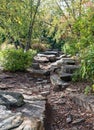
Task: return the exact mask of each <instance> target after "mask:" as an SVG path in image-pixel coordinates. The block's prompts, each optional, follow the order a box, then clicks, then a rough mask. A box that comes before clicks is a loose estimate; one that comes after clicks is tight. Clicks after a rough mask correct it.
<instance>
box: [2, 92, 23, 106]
mask: <svg viewBox="0 0 94 130" xmlns="http://www.w3.org/2000/svg"><path fill="white" fill-rule="evenodd" d="M23 104H24V101H23V96H22V94H20V93H17V92H3V91H0V105H5V106H7V107H19V106H22V105H23Z"/></svg>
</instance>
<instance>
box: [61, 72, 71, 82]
mask: <svg viewBox="0 0 94 130" xmlns="http://www.w3.org/2000/svg"><path fill="white" fill-rule="evenodd" d="M60 78H61V79H62V80H63V81H65V82H68V81H71V80H72V74H69V73H64V72H63V73H61V74H60Z"/></svg>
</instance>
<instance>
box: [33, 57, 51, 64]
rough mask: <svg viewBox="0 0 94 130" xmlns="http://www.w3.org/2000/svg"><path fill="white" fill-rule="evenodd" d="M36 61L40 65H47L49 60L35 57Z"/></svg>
mask: <svg viewBox="0 0 94 130" xmlns="http://www.w3.org/2000/svg"><path fill="white" fill-rule="evenodd" d="M34 61H35V62H38V63H47V62H49V60H48V59H47V58H46V57H40V56H35V57H34Z"/></svg>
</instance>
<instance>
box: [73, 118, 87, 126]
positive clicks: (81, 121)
mask: <svg viewBox="0 0 94 130" xmlns="http://www.w3.org/2000/svg"><path fill="white" fill-rule="evenodd" d="M84 121H85V119H84V118H79V119H76V120H74V121H73V122H72V124H73V125H77V124H80V123H83V122H84Z"/></svg>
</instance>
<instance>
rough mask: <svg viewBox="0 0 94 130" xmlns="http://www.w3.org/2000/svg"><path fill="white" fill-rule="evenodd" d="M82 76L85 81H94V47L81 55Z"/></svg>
mask: <svg viewBox="0 0 94 130" xmlns="http://www.w3.org/2000/svg"><path fill="white" fill-rule="evenodd" d="M80 74H81V77H82V78H83V79H90V80H92V81H93V80H94V45H91V46H89V47H88V48H87V49H86V50H84V51H83V52H82V54H81V69H80Z"/></svg>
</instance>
